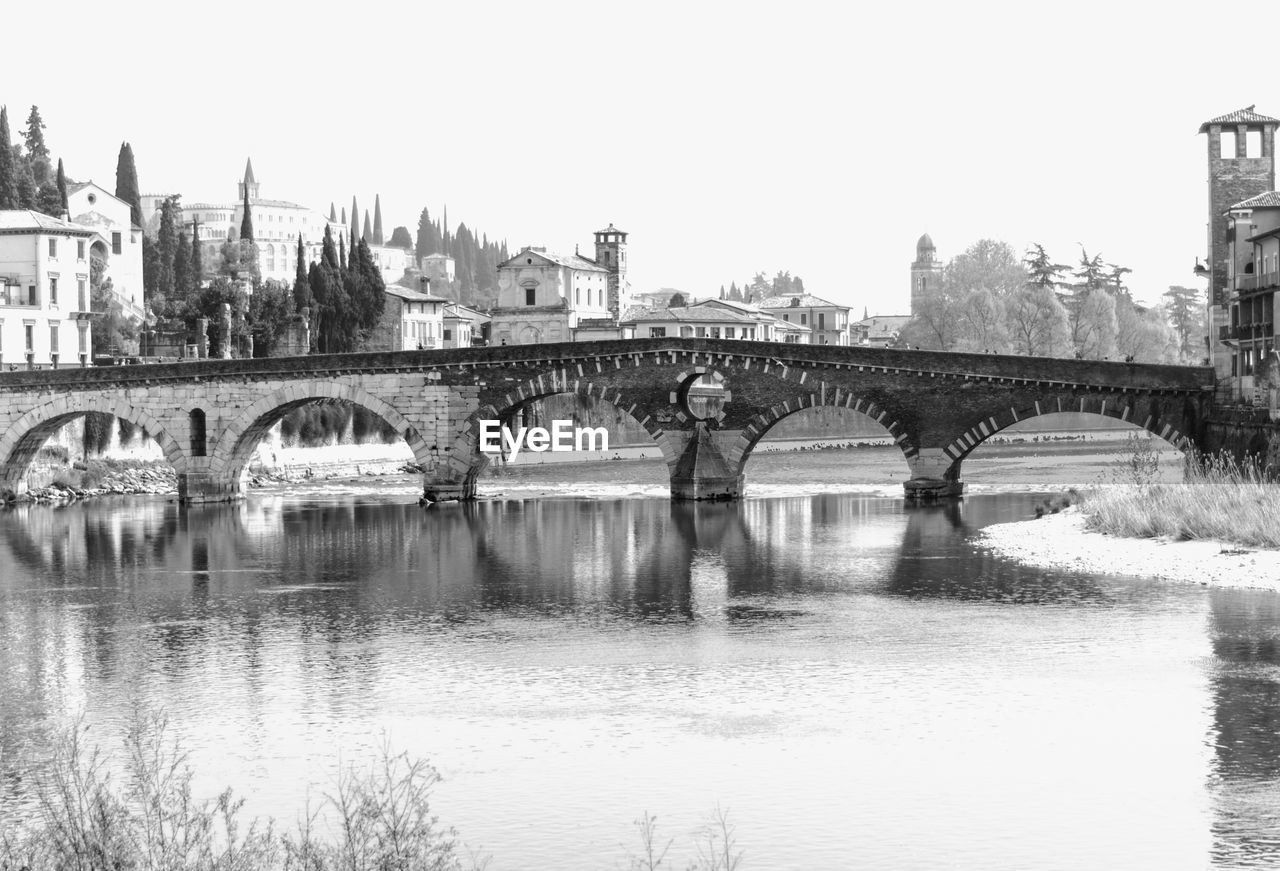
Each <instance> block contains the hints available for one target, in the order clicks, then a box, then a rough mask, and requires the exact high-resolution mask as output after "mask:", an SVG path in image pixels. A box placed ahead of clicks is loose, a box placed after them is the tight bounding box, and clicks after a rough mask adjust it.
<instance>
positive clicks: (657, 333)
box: [649, 327, 667, 339]
mask: <svg viewBox="0 0 1280 871" xmlns="http://www.w3.org/2000/svg"><path fill="white" fill-rule="evenodd" d="M666 337H667V328H666V327H649V338H651V339H665V338H666Z"/></svg>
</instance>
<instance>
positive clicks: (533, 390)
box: [445, 377, 680, 495]
mask: <svg viewBox="0 0 1280 871" xmlns="http://www.w3.org/2000/svg"><path fill="white" fill-rule="evenodd" d="M565 395H570V396H579V397H582V398H584V399H591V400H594V401H596V402H604V403H606V404H608V405H612V406H613V407H614V408H617V409H618V410H619V411H622V412H624V413H625V414H627V415H629V416H630V417H631V419H632V420H634V421H635V422H636V423H637V424H639V426H640V427H641V429H643V430H644V431H645V432H647V433H648V434H649V436H650V437H651V438H652V439H653V442H654V445H655V446H656V447H657V448H658V450H659V451H661V453H662V458H663V460H664V461H665V462H666V464H667V468H668V469H670V468H673V467H674V466H675V464H676V462H677V461H678V460H679V458H680V452H679V450H678V448H677V447H676V446H675V445H674V444H672V442H671V439H670V438H669V437H668V436H667V435H666V433H665V431H664V430H663V428H662V425H661V423H660V422H659V421H657V420H655V419H654V417H653V416H652V415H650V414H646V415H644V416H643V417H641V416H640V415H638V414H637V411H638V409H639V408H640V406H639V403H638V402H635V401H632V400H631V398H630V397H629V396H628V395H627V393H626V392H625V391H622V390H618V389H617V388H616V387H613V386H610V385H606V384H600V383H597V382H595V381H592V380H590V379H578V380H575V381H572V382H565V383H560V382H557V381H556V380H555V378H554V377H552V378H551V379H549V380H548V379H546V378H537V379H533V380H529V381H525V382H524V383H522V384H519V385H516V387H515V388H514V389H512V390H510V391H508V392H507V393H506V394H504V395H503V396H502V397H500V398H499V399H497V400H496V401H494V402H492V403H489V404H487V405H483V406H481V407H480V408H479V409H477V410H476V411H475V412H473V413H472V414H471V415H469V416H468V417H467V419H466V421H465V422H464V423H463V425H462V426H461V427H460V428H459V430H458V432H457V433H456V434H455V435H454V439H453V443H452V445H451V449H450V452H449V460H448V469H447V471H446V472H445V474H446V476H447V477H448V478H450V479H451V480H455V481H461V482H463V484H464V492H466V493H467V494H468V495H474V494H475V486H476V481H477V479H478V478H479V476H480V473H481V472H483V471H484V470H485V468H486V467H487V466H488V465H489V462H490V458H489V456H488V455H487V454H484V453H482V452H481V451H480V421H482V420H501V421H504V422H507V421H510V420H511V419H512V418H513V417H514V416H515V415H516V414H518V413H519V412H520V411H521V410H522V409H524V408H527V407H528V406H529V405H530V404H532V403H534V402H537V401H538V400H541V399H547V398H549V397H552V396H565Z"/></svg>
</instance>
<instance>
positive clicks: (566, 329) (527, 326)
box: [490, 247, 610, 345]
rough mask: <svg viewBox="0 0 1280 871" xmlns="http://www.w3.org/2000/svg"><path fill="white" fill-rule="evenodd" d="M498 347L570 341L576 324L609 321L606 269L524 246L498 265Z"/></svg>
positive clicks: (493, 332) (574, 257) (572, 256)
mask: <svg viewBox="0 0 1280 871" xmlns="http://www.w3.org/2000/svg"><path fill="white" fill-rule="evenodd" d="M491 315H492V319H493V320H492V325H491V328H490V329H491V338H492V342H493V344H496V345H532V344H537V343H539V342H572V341H574V333H575V331H576V329H577V327H578V322H579V321H580V320H598V319H604V318H608V317H609V316H610V312H609V270H608V269H606V268H605V267H603V266H600V265H599V264H597V263H596V262H595V261H594V260H588V259H587V258H585V257H582V256H580V255H578V254H556V253H553V252H550V251H547V249H546V248H533V247H528V248H525V249H524V250H522V251H520V252H519V253H518V254H516V255H515V256H514V257H511V258H510V259H508V260H506V261H504V262H503V263H500V264H498V304H497V306H495V307H494V309H493V311H492V312H491Z"/></svg>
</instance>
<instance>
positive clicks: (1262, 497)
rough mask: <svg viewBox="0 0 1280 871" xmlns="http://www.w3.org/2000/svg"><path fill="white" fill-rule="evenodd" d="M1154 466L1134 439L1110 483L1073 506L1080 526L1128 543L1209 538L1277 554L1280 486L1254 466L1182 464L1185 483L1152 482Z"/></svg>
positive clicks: (1217, 460) (1220, 461) (1151, 455)
mask: <svg viewBox="0 0 1280 871" xmlns="http://www.w3.org/2000/svg"><path fill="white" fill-rule="evenodd" d="M1158 472H1159V461H1158V457H1157V455H1156V454H1155V452H1154V451H1153V450H1152V448H1151V446H1150V442H1149V441H1141V440H1136V439H1135V440H1134V441H1132V442H1131V443H1130V448H1129V453H1128V455H1127V458H1126V460H1125V463H1124V468H1123V471H1122V472H1121V473H1120V474H1119V475H1118V476H1117V480H1116V481H1115V485H1114V486H1111V487H1105V488H1099V489H1097V490H1095V491H1093V492H1092V493H1090V494H1089V495H1087V496H1086V497H1085V498H1084V499H1083V500H1082V502H1081V506H1080V507H1081V510H1082V512H1083V513H1084V514H1085V516H1086V520H1085V524H1086V526H1087V527H1088V528H1089V529H1092V530H1094V531H1096V532H1104V533H1107V534H1109V535H1119V536H1126V537H1129V538H1160V537H1169V538H1172V539H1175V540H1178V541H1187V540H1193V539H1212V540H1216V541H1223V542H1231V543H1233V544H1239V545H1243V546H1246V547H1259V548H1280V483H1277V482H1275V481H1271V480H1268V479H1267V478H1266V477H1265V476H1264V475H1263V474H1262V472H1261V470H1260V469H1259V468H1258V467H1257V466H1256V465H1255V464H1246V465H1243V466H1241V465H1237V464H1236V463H1233V462H1232V461H1231V460H1229V459H1226V458H1223V457H1212V458H1207V459H1204V460H1202V461H1201V462H1199V463H1194V462H1192V463H1188V464H1187V468H1186V476H1185V480H1183V481H1178V482H1172V483H1161V482H1158V481H1157V480H1156V478H1157V476H1158Z"/></svg>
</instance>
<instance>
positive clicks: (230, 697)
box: [0, 456, 1280, 869]
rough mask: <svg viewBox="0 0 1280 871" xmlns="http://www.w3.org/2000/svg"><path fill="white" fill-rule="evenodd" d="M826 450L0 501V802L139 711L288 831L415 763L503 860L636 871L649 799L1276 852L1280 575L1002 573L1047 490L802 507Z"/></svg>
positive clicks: (859, 499) (674, 807) (906, 852)
mask: <svg viewBox="0 0 1280 871" xmlns="http://www.w3.org/2000/svg"><path fill="white" fill-rule="evenodd" d="M825 462H828V461H827V460H826V459H824V458H823V457H822V456H814V457H807V458H797V457H795V456H789V457H778V458H765V457H762V458H759V459H757V460H756V461H753V463H758V467H757V468H755V469H754V470H753V471H754V473H755V478H754V479H753V480H754V481H755V482H756V487H755V489H753V491H752V492H754V493H756V494H757V498H752V499H748V500H746V501H744V502H742V503H740V504H736V505H696V506H695V505H673V504H670V503H668V502H667V501H666V500H665V499H664V498H655V497H653V496H650V495H646V494H647V492H648V491H647V490H646V489H645V487H646V486H648V484H643V481H647V478H646V479H643V481H642V484H643V486H641V485H637V486H636V487H635V488H634V489H633V490H632V491H629V492H633V493H635V494H637V495H634V496H633V497H632V498H612V497H614V496H618V495H620V493H621V492H622V490H625V487H623V484H624V483H625V479H626V478H627V475H625V474H622V472H620V471H619V472H615V471H612V470H611V471H610V472H609V474H608V475H604V476H603V479H604V480H605V483H604V484H601V485H599V487H603V488H604V489H603V490H599V489H597V491H595V492H594V495H595V497H596V498H542V499H536V500H533V499H526V500H514V499H512V500H507V501H492V502H481V503H478V504H472V505H451V506H434V507H431V508H425V509H424V508H420V507H419V506H418V505H417V504H416V502H415V501H414V498H413V495H414V494H413V493H412V491H410V490H408V489H406V488H404V487H398V488H397V487H394V486H393V487H390V488H387V487H383V486H381V485H380V484H378V483H377V482H374V483H371V484H369V485H365V486H362V487H361V489H360V490H358V491H355V492H348V493H346V494H341V493H323V494H319V495H316V494H312V495H307V494H305V493H288V494H285V495H279V494H276V495H261V494H259V495H255V496H253V497H252V498H251V499H250V500H249V501H247V502H246V503H245V504H242V505H235V506H215V507H208V508H195V509H191V510H180V509H179V508H178V507H177V506H176V505H173V504H169V503H166V502H165V501H163V500H149V501H139V500H134V501H123V500H122V501H114V502H99V503H96V504H89V505H80V506H74V507H71V508H66V509H61V510H55V509H49V508H29V509H22V510H16V511H9V512H5V513H0V750H3V757H2V758H0V819H8V820H10V821H12V820H13V819H15V818H16V817H17V816H18V815H19V813H20V811H19V809H20V808H21V807H22V806H23V802H24V800H25V798H26V797H27V788H26V786H25V784H26V783H27V782H28V780H27V778H26V777H25V776H24V773H25V771H26V769H27V767H28V766H30V765H31V764H33V763H34V762H36V761H37V760H39V758H40V757H41V754H42V753H44V752H45V749H46V747H47V741H48V738H49V736H50V734H51V732H52V731H53V730H54V729H56V728H57V727H58V726H59V725H60V724H64V723H66V722H67V721H68V720H69V719H70V718H71V717H73V716H75V715H76V714H77V713H80V712H83V713H84V715H85V716H86V718H87V719H88V721H89V723H90V724H91V725H92V727H93V729H94V731H95V733H96V734H100V735H102V736H104V737H110V736H112V735H114V734H115V731H116V730H118V729H119V727H120V724H121V723H122V722H123V721H124V719H125V717H126V715H127V712H128V709H129V706H130V704H131V703H132V701H134V700H141V701H144V702H147V703H150V704H152V705H155V706H162V707H164V708H165V709H166V710H167V711H168V712H169V714H170V717H171V719H172V721H173V723H174V726H175V728H176V729H177V731H178V733H179V735H180V736H181V737H182V739H183V740H184V741H185V742H186V743H187V745H188V746H189V747H190V749H191V750H192V751H193V762H194V763H195V765H196V766H197V768H198V770H199V772H200V776H199V781H198V782H199V785H200V786H201V788H202V789H206V790H208V791H210V792H212V791H214V790H216V789H219V788H221V787H222V786H225V785H231V786H234V787H235V788H236V789H237V790H239V791H241V792H243V793H244V794H246V795H247V797H248V805H247V809H248V810H249V811H250V812H252V813H256V814H269V815H272V816H275V817H277V818H279V819H281V820H283V821H285V822H291V821H292V820H293V819H295V818H296V816H297V815H298V813H299V812H300V811H301V809H302V807H303V806H304V804H305V802H306V800H307V797H308V795H310V796H311V797H313V798H314V797H315V796H316V795H318V794H319V792H321V791H323V790H325V789H327V788H329V787H330V785H331V784H332V782H333V778H334V775H335V772H336V771H337V768H338V765H339V761H340V760H344V761H352V760H362V759H364V758H366V757H367V756H371V755H372V754H373V753H374V752H375V750H376V748H378V747H379V746H380V745H381V744H382V742H383V740H384V738H385V739H386V740H388V741H389V742H390V743H391V744H392V745H393V746H394V747H395V748H397V749H407V750H410V751H412V752H413V753H414V754H418V755H421V756H425V757H427V758H429V759H430V760H431V761H432V762H433V763H434V764H435V765H436V766H437V767H438V768H439V769H440V770H441V772H442V773H443V775H444V776H445V778H446V781H445V783H444V784H442V785H441V786H440V787H439V789H438V791H437V794H436V802H435V809H436V811H437V812H438V813H439V814H440V815H441V817H442V818H443V819H444V820H445V821H446V822H448V823H450V824H453V825H455V826H456V827H457V828H458V830H459V833H460V835H461V836H462V837H463V839H464V840H466V841H467V842H468V843H469V844H472V845H479V846H482V847H483V849H484V850H485V851H487V852H490V853H492V854H493V855H494V857H495V858H494V861H493V864H492V865H491V866H490V867H491V868H493V869H524V868H558V869H603V868H622V867H626V857H627V854H628V852H632V851H634V849H635V848H636V847H638V843H639V842H638V839H637V838H636V837H635V834H634V826H633V825H632V821H633V820H634V819H635V818H636V817H638V816H639V815H640V814H641V813H642V812H643V811H646V810H648V811H650V812H652V813H656V814H657V815H658V817H659V824H660V828H661V830H662V831H665V832H666V834H667V835H668V836H670V837H674V838H676V845H675V846H674V847H673V854H672V855H677V854H679V856H680V857H681V858H685V857H687V850H688V847H689V844H690V842H689V840H688V836H689V835H690V834H691V833H692V832H694V830H695V829H696V828H697V827H698V826H699V825H701V824H702V823H703V822H704V821H705V819H706V817H707V816H708V814H709V813H710V812H711V811H712V810H713V809H714V808H715V806H716V805H717V803H719V804H720V805H721V806H723V807H724V808H727V809H728V811H729V814H730V818H731V820H732V821H734V822H735V823H736V824H737V826H738V837H739V843H740V846H741V847H742V848H743V850H744V851H745V854H746V858H747V862H748V864H747V865H746V866H745V867H750V868H762V869H763V868H768V869H844V868H920V869H924V868H929V869H934V868H942V867H947V868H964V869H1024V868H1063V869H1068V868H1069V869H1099V868H1161V869H1179V868H1187V869H1192V868H1204V867H1206V866H1212V867H1216V868H1245V867H1250V868H1253V867H1256V868H1272V867H1277V866H1280V665H1278V663H1280V596H1276V595H1275V594H1272V593H1266V592H1257V591H1243V590H1205V589H1202V588H1197V587H1179V586H1170V585H1164V584H1159V583H1155V582H1147V581H1143V580H1140V579H1130V578H1099V577H1091V576H1086V575H1078V574H1071V573H1063V572H1054V571H1044V570H1032V569H1024V568H1020V567H1018V566H1016V565H1013V564H1010V563H1007V562H1005V561H1002V560H1000V559H997V558H995V557H993V556H991V555H989V554H986V553H984V552H982V551H981V550H980V549H977V548H976V547H975V545H974V544H973V543H972V541H971V538H972V536H973V534H974V533H975V531H976V530H978V529H980V528H981V527H982V526H984V525H986V524H989V523H994V522H1002V521H1006V520H1012V519H1020V518H1023V517H1026V516H1028V515H1029V514H1030V512H1031V509H1032V506H1033V504H1034V502H1035V501H1036V497H1034V496H1028V495H1018V494H998V495H979V496H973V497H969V498H967V499H965V500H964V501H962V502H956V503H951V504H947V505H943V506H937V507H930V508H915V509H908V508H905V507H904V505H903V503H902V501H901V499H900V498H894V497H891V496H877V495H871V494H865V493H835V492H817V491H820V490H823V489H825V488H822V487H818V486H816V483H815V486H814V487H813V490H812V491H811V492H817V495H794V494H795V493H796V491H797V489H799V490H800V491H801V492H803V491H804V487H803V486H802V482H804V481H806V480H812V481H814V482H818V481H819V480H821V479H822V478H823V477H824V475H823V473H822V469H823V466H822V464H823V463H825ZM616 465H618V466H629V465H630V464H616ZM628 474H630V473H628ZM643 474H647V473H643ZM637 475H638V478H639V477H642V475H641V473H637ZM610 476H612V477H610ZM570 478H571V476H570ZM564 480H566V473H564V472H563V471H557V472H556V473H555V476H553V477H549V478H547V479H546V480H545V481H544V482H543V484H542V486H544V487H545V489H546V490H548V491H555V490H557V486H556V484H557V483H558V482H560V481H564ZM529 481H530V479H528V478H520V479H518V480H515V481H513V482H510V483H511V484H512V486H511V487H508V488H507V489H508V490H510V491H511V492H512V493H517V492H524V491H532V490H536V489H537V487H538V484H537V481H536V479H535V481H534V484H530V483H529ZM798 482H799V483H798ZM570 484H572V485H573V486H572V487H570V488H569V489H570V490H571V491H572V492H577V493H579V494H581V495H583V496H591V495H592V492H593V491H592V487H593V486H596V485H595V484H593V482H592V481H591V480H588V479H587V478H586V477H585V473H584V476H583V477H581V478H580V479H579V480H578V481H577V482H576V483H575V482H574V481H572V480H570ZM615 486H616V487H617V488H622V490H618V491H617V492H615V490H614V489H611V488H615ZM522 488H523V489H522ZM490 489H491V490H492V489H497V490H501V489H503V488H502V487H501V486H498V487H491V488H490ZM602 493H603V494H605V495H607V496H609V497H610V498H600V496H601V494H602ZM771 494H792V495H771Z"/></svg>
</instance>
